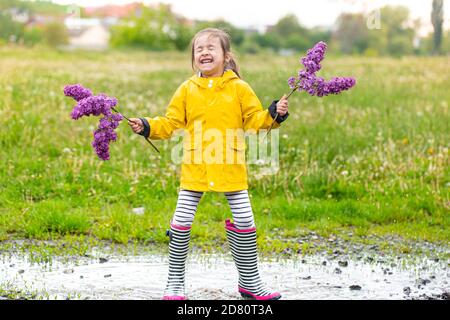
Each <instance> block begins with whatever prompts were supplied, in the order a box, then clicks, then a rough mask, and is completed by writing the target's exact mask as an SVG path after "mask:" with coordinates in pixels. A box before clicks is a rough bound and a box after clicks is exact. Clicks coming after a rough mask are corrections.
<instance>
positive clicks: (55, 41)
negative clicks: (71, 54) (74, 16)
mask: <svg viewBox="0 0 450 320" xmlns="http://www.w3.org/2000/svg"><path fill="white" fill-rule="evenodd" d="M43 37H44V39H45V42H46V43H47V44H48V45H49V46H50V47H57V46H59V45H62V44H67V43H68V42H69V33H68V31H67V28H66V27H65V26H64V24H62V23H58V22H52V23H49V24H47V25H45V27H44V30H43Z"/></svg>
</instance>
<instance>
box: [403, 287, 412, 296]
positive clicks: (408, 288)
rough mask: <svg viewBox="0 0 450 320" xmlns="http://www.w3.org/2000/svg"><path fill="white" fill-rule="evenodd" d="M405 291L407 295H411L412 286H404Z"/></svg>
mask: <svg viewBox="0 0 450 320" xmlns="http://www.w3.org/2000/svg"><path fill="white" fill-rule="evenodd" d="M403 293H404V294H406V295H407V296H409V294H410V293H411V288H410V287H404V288H403Z"/></svg>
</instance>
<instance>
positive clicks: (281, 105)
mask: <svg viewBox="0 0 450 320" xmlns="http://www.w3.org/2000/svg"><path fill="white" fill-rule="evenodd" d="M288 107H289V106H288V100H287V99H286V95H283V96H282V97H281V98H280V101H278V102H277V113H278V114H279V115H280V116H284V115H285V114H286V113H287V112H288Z"/></svg>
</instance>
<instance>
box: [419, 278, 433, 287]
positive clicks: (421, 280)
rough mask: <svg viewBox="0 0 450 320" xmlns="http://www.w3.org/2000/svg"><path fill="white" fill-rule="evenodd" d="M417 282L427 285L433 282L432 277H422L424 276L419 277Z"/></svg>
mask: <svg viewBox="0 0 450 320" xmlns="http://www.w3.org/2000/svg"><path fill="white" fill-rule="evenodd" d="M417 282H418V283H419V285H424V286H425V285H427V284H428V283H430V282H431V280H430V279H422V278H419V280H417Z"/></svg>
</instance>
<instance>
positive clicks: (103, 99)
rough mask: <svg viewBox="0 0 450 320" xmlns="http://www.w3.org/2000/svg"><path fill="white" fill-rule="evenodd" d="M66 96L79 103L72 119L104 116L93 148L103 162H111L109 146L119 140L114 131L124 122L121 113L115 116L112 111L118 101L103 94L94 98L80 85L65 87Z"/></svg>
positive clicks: (96, 132) (95, 135) (96, 133)
mask: <svg viewBox="0 0 450 320" xmlns="http://www.w3.org/2000/svg"><path fill="white" fill-rule="evenodd" d="M64 95H66V96H68V97H72V98H73V99H75V100H76V101H77V104H76V105H75V107H74V108H73V110H72V113H71V117H72V119H74V120H78V119H79V118H81V117H83V116H91V115H94V116H100V115H103V117H102V118H101V119H100V121H99V124H98V128H97V130H95V131H94V140H93V141H92V146H93V147H94V149H95V152H96V153H97V155H98V157H99V158H100V159H101V160H109V144H110V142H111V141H116V140H117V133H116V132H115V131H114V130H115V129H116V128H117V127H118V126H119V123H120V121H122V120H123V116H122V115H121V114H120V113H114V114H113V113H112V111H111V109H112V108H114V106H116V105H117V99H116V98H110V97H108V96H107V95H105V94H102V93H101V94H99V95H96V96H94V95H93V94H92V91H91V90H89V89H87V88H84V87H83V86H82V85H80V84H74V85H67V86H65V87H64Z"/></svg>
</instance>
